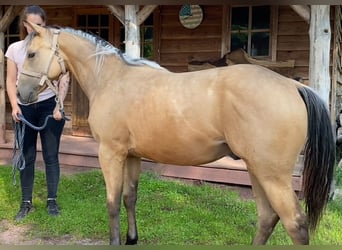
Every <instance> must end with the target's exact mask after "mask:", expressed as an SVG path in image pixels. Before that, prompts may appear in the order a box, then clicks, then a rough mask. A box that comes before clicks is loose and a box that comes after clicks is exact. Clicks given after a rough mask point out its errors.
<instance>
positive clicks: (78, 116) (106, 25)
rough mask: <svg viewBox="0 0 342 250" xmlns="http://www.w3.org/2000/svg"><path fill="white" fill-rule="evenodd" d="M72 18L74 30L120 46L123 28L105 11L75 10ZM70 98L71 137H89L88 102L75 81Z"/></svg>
mask: <svg viewBox="0 0 342 250" xmlns="http://www.w3.org/2000/svg"><path fill="white" fill-rule="evenodd" d="M74 17H75V22H74V25H75V28H76V29H79V30H83V31H86V32H89V33H92V34H95V35H97V36H100V37H102V38H103V39H105V40H107V41H109V42H110V43H112V44H114V46H116V47H119V46H120V40H121V36H120V34H121V31H122V30H123V27H122V25H120V22H119V21H118V20H117V19H116V18H115V17H114V16H113V15H111V14H110V13H109V11H108V10H107V9H101V8H77V9H75V15H74ZM123 34H124V33H123ZM71 98H72V135H74V136H91V132H90V128H89V124H88V115H89V101H88V98H87V97H86V95H85V94H84V92H83V90H82V89H81V87H80V86H79V84H78V83H77V81H76V79H73V81H72V89H71Z"/></svg>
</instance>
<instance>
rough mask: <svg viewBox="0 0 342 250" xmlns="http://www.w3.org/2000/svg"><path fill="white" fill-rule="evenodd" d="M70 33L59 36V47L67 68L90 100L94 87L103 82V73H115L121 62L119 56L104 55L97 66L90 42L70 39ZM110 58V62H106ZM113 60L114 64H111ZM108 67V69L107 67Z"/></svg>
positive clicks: (99, 86)
mask: <svg viewBox="0 0 342 250" xmlns="http://www.w3.org/2000/svg"><path fill="white" fill-rule="evenodd" d="M70 37H71V35H70V34H68V35H66V36H61V38H60V44H59V46H60V48H61V51H63V54H64V57H65V58H66V61H67V64H68V68H69V70H70V71H71V73H72V74H73V75H74V76H75V78H76V79H77V81H78V83H79V84H80V86H81V88H82V90H83V91H84V93H85V94H86V96H87V97H88V99H89V100H90V101H91V99H92V98H93V96H94V94H95V90H96V89H100V88H101V85H102V84H103V79H105V77H104V75H103V74H104V73H105V72H111V74H113V75H115V72H114V71H115V70H120V69H119V68H120V67H121V66H122V62H120V59H119V58H116V56H115V55H113V56H105V57H103V58H104V61H103V64H102V66H101V67H100V68H99V69H100V71H98V70H97V69H98V65H97V63H98V62H97V61H96V56H94V53H95V50H94V49H93V45H92V44H90V42H88V41H85V40H83V39H78V40H79V41H78V42H75V40H73V41H70V40H69V39H70ZM108 60H110V61H111V62H108ZM113 60H114V61H115V62H114V63H115V65H113ZM108 67H110V69H107V68H108Z"/></svg>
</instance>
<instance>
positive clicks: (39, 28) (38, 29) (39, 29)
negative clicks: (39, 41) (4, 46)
mask: <svg viewBox="0 0 342 250" xmlns="http://www.w3.org/2000/svg"><path fill="white" fill-rule="evenodd" d="M24 23H25V24H26V25H28V26H29V27H31V28H32V30H34V31H35V32H36V33H38V34H41V33H43V31H44V30H45V29H44V28H43V27H42V26H40V25H37V24H35V23H32V22H30V21H24Z"/></svg>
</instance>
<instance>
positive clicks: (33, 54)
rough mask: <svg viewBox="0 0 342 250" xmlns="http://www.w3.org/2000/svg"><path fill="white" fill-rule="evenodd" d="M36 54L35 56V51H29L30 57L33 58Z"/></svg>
mask: <svg viewBox="0 0 342 250" xmlns="http://www.w3.org/2000/svg"><path fill="white" fill-rule="evenodd" d="M34 56H35V53H33V52H32V53H28V55H27V57H28V58H33V57H34Z"/></svg>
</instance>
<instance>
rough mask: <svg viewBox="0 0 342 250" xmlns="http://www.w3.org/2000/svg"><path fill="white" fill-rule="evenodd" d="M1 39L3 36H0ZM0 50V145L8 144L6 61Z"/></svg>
mask: <svg viewBox="0 0 342 250" xmlns="http://www.w3.org/2000/svg"><path fill="white" fill-rule="evenodd" d="M0 34H1V33H0ZM0 37H1V36H0ZM4 60H5V59H4V53H3V52H2V49H0V143H5V142H6V108H5V106H6V102H5V76H4V75H5V70H4V69H5V67H4V64H5V61H4Z"/></svg>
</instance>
